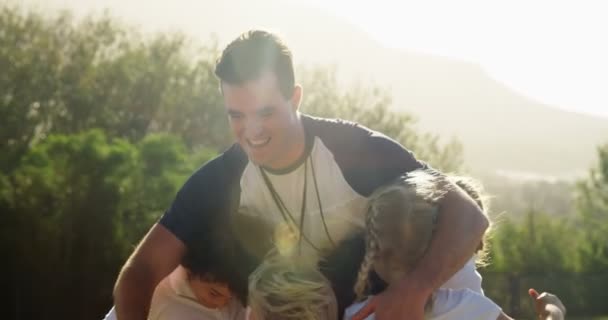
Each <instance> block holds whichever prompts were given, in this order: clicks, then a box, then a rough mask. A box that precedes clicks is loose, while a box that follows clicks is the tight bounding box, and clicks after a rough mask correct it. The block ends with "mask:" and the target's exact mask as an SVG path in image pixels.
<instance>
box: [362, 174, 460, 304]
mask: <svg viewBox="0 0 608 320" xmlns="http://www.w3.org/2000/svg"><path fill="white" fill-rule="evenodd" d="M448 186H449V183H448V182H447V180H445V178H443V177H442V176H440V175H435V174H431V173H429V172H426V171H415V172H412V173H409V174H408V175H406V176H404V177H401V178H400V179H398V181H396V182H395V183H393V184H390V185H388V186H386V187H383V188H380V189H379V190H377V191H376V192H374V193H373V194H372V196H371V199H370V207H369V210H368V213H367V216H366V228H367V232H366V253H365V257H364V259H363V263H362V265H361V269H360V271H359V276H358V279H357V283H356V285H355V292H356V294H357V296H358V297H359V298H362V297H363V294H364V292H365V290H366V289H367V282H368V276H369V272H370V271H371V269H372V268H373V269H374V270H375V271H376V273H377V274H378V275H379V276H380V278H382V280H384V281H386V282H388V283H392V282H395V281H397V280H399V279H401V278H402V277H403V276H404V275H405V274H407V273H408V272H409V271H410V270H411V269H413V268H414V267H415V264H416V262H418V260H419V259H420V258H421V257H422V256H423V255H424V253H425V252H426V250H427V248H428V246H429V243H430V240H431V238H432V235H433V229H434V228H435V221H436V219H437V211H438V202H439V200H440V199H441V198H442V197H443V196H444V195H445V193H446V192H447V188H448Z"/></svg>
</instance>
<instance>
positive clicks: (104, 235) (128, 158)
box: [3, 130, 212, 319]
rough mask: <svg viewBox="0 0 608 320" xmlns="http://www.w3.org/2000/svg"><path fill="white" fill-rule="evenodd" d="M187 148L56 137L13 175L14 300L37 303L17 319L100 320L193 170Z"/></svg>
mask: <svg viewBox="0 0 608 320" xmlns="http://www.w3.org/2000/svg"><path fill="white" fill-rule="evenodd" d="M185 151H186V147H185V145H184V144H183V143H181V142H180V140H179V138H176V137H172V136H167V135H152V136H149V137H147V138H145V139H144V140H143V141H142V142H141V143H140V144H138V145H134V144H131V143H129V142H128V141H127V140H125V139H120V138H108V137H106V136H105V135H104V134H103V132H102V131H100V130H93V131H88V132H85V133H82V134H76V135H51V136H49V137H48V138H47V139H45V140H44V141H43V142H41V143H39V144H37V145H36V146H35V147H33V148H31V149H30V150H29V151H28V152H27V153H26V155H25V156H24V158H23V161H22V162H21V163H20V166H19V167H18V168H17V170H16V171H15V173H14V175H13V176H12V181H11V184H12V185H11V189H12V193H11V194H10V195H9V196H8V197H7V199H6V203H5V204H6V206H7V207H8V208H7V209H8V212H7V213H8V215H9V220H10V221H11V225H10V228H7V230H3V231H7V232H9V234H10V236H8V238H7V239H6V241H8V242H9V243H10V245H11V246H12V247H13V248H15V249H14V251H13V254H14V256H11V259H9V261H11V262H12V266H11V269H12V270H10V273H9V274H11V275H13V277H12V278H14V279H17V280H18V282H17V283H15V287H14V289H15V291H16V293H15V294H16V295H18V296H17V297H16V298H15V301H20V302H21V303H23V302H27V303H33V304H35V305H36V308H26V307H23V308H22V309H21V310H20V311H19V312H20V314H21V315H22V316H24V317H26V318H37V319H44V318H48V319H58V318H62V319H65V318H67V319H70V318H73V319H88V318H92V317H98V316H99V315H100V312H101V311H102V309H103V308H106V307H107V303H108V302H109V299H110V298H111V289H112V285H113V282H114V279H115V277H116V275H117V272H118V268H119V267H120V265H122V263H123V262H124V259H125V258H126V256H127V255H128V254H129V253H130V251H131V250H132V248H133V246H134V245H135V244H136V241H138V240H139V239H141V237H142V236H143V234H144V232H145V231H146V230H148V229H149V228H150V226H151V225H152V223H153V222H154V221H156V219H158V218H159V216H160V215H161V214H162V212H163V210H164V209H165V208H167V206H168V205H169V203H170V201H171V199H172V198H173V196H174V194H175V192H176V190H177V188H178V187H179V185H181V183H182V181H183V179H184V177H185V176H187V175H188V174H189V173H190V172H191V171H192V170H193V168H192V166H191V162H190V161H189V159H188V157H187V156H186V153H185ZM206 154H207V156H209V157H210V156H212V154H210V153H208V152H207V153H206ZM198 157H199V159H200V158H201V156H200V155H199V156H198ZM41 288H44V289H41ZM68 297H69V298H68ZM28 312H29V313H28Z"/></svg>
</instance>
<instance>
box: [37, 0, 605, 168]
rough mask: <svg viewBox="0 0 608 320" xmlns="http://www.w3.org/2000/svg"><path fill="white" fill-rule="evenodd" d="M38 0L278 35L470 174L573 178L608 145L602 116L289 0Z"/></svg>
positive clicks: (144, 20) (225, 31) (148, 22)
mask: <svg viewBox="0 0 608 320" xmlns="http://www.w3.org/2000/svg"><path fill="white" fill-rule="evenodd" d="M46 5H47V6H48V5H54V6H64V7H68V8H70V9H73V10H75V11H76V12H77V13H85V12H88V11H90V10H91V9H96V10H99V9H101V8H103V7H107V8H109V9H110V11H111V12H112V13H113V14H115V15H117V16H119V17H121V18H122V19H123V20H125V21H127V22H128V23H129V24H139V25H141V26H142V27H143V28H144V29H146V30H151V31H156V30H167V29H173V30H181V31H184V32H185V33H187V34H189V35H191V36H193V37H194V38H197V39H202V40H203V41H208V40H209V39H210V35H211V34H214V35H215V36H216V37H217V39H218V41H219V44H220V46H223V45H224V44H226V43H227V42H228V41H229V40H231V39H232V38H234V37H236V36H237V35H238V34H239V33H240V32H242V31H244V30H247V29H249V28H255V27H266V28H269V29H271V30H275V31H278V32H279V33H280V34H281V35H282V36H283V37H284V38H285V39H286V41H287V43H288V45H289V46H290V47H291V48H292V49H293V52H294V56H295V60H296V62H297V63H298V64H305V65H309V64H323V65H336V66H337V69H338V73H339V77H340V79H345V82H346V83H348V82H349V81H350V80H352V79H356V81H358V82H363V83H366V82H369V83H373V84H375V85H379V86H381V87H384V88H386V89H388V90H390V92H391V93H392V96H393V102H394V104H393V108H394V109H395V110H397V111H404V112H409V113H413V114H415V115H417V116H418V118H419V121H420V128H421V129H423V130H425V131H431V132H434V133H437V134H439V135H441V136H442V137H444V138H446V139H448V138H450V137H452V136H455V137H457V138H458V139H459V140H460V141H461V142H462V143H463V145H464V148H465V161H466V163H467V166H468V167H470V168H471V169H474V171H478V172H491V173H503V174H510V175H512V176H517V175H521V176H528V177H531V176H540V177H545V176H552V177H562V178H571V177H573V176H576V175H579V174H580V173H583V172H586V171H587V169H588V168H589V167H590V166H591V165H592V163H593V161H594V160H595V158H596V150H595V148H596V146H597V145H599V144H601V143H608V118H600V117H594V116H590V115H584V114H576V113H572V112H568V111H564V110H563V109H560V108H559V106H549V105H546V104H543V103H541V102H539V101H535V100H534V99H532V98H530V97H526V96H524V95H522V94H521V93H518V92H516V91H514V90H513V89H511V88H509V87H508V86H506V85H504V84H502V83H501V82H500V81H499V80H497V79H494V78H492V77H491V76H489V74H487V73H486V72H485V71H484V70H483V69H482V68H481V67H480V66H478V65H476V64H474V63H471V62H466V61H459V60H454V59H450V58H447V57H440V56H432V55H427V54H422V53H416V52H410V51H405V50H395V49H389V48H385V47H383V46H382V45H380V44H379V43H378V42H377V41H375V40H374V39H373V38H372V37H370V36H369V35H368V34H367V33H365V32H364V31H362V30H360V29H359V28H357V27H356V26H355V25H353V24H350V23H348V22H346V21H343V20H340V19H338V18H336V17H335V16H332V15H331V14H329V13H326V12H323V11H320V10H319V9H315V8H312V7H308V6H305V5H303V4H301V3H297V2H294V1H293V0H292V1H289V0H283V1H279V0H258V1H248V0H225V1H188V0H175V1H171V2H166V1H160V0H159V1H143V0H133V1H120V0H106V1H103V2H101V1H99V3H96V2H91V1H89V2H85V1H81V0H48V1H47V2H46ZM555 76H556V77H557V76H559V70H555ZM581 81H584V79H581ZM607 107H608V106H607Z"/></svg>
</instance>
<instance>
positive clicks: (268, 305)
mask: <svg viewBox="0 0 608 320" xmlns="http://www.w3.org/2000/svg"><path fill="white" fill-rule="evenodd" d="M249 307H250V308H251V310H250V311H251V313H250V316H251V318H250V319H255V320H291V319H301V320H335V319H337V317H338V315H337V314H338V311H337V303H336V298H335V295H334V293H333V290H332V288H331V285H330V283H329V281H328V280H327V279H326V278H325V277H324V276H323V274H321V272H320V271H319V270H318V269H317V268H316V267H315V265H312V264H310V263H298V262H297V261H294V260H293V257H280V256H273V257H269V258H267V259H265V260H264V262H262V264H261V265H260V266H259V267H258V268H257V269H256V270H255V271H254V272H253V273H252V274H251V276H250V277H249Z"/></svg>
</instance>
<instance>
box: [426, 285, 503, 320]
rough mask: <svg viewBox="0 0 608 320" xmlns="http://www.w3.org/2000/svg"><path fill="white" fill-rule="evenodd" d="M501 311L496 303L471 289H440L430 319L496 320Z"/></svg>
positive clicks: (436, 293)
mask: <svg viewBox="0 0 608 320" xmlns="http://www.w3.org/2000/svg"><path fill="white" fill-rule="evenodd" d="M501 311H502V310H501V308H500V307H499V306H498V305H497V304H496V303H494V301H492V300H490V299H489V298H487V297H485V296H482V295H480V294H478V293H476V292H473V291H472V290H470V289H463V290H451V289H439V290H437V291H436V292H435V296H434V301H433V308H432V310H431V316H430V319H433V320H470V319H478V320H486V319H487V320H496V318H498V315H500V313H501Z"/></svg>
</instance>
